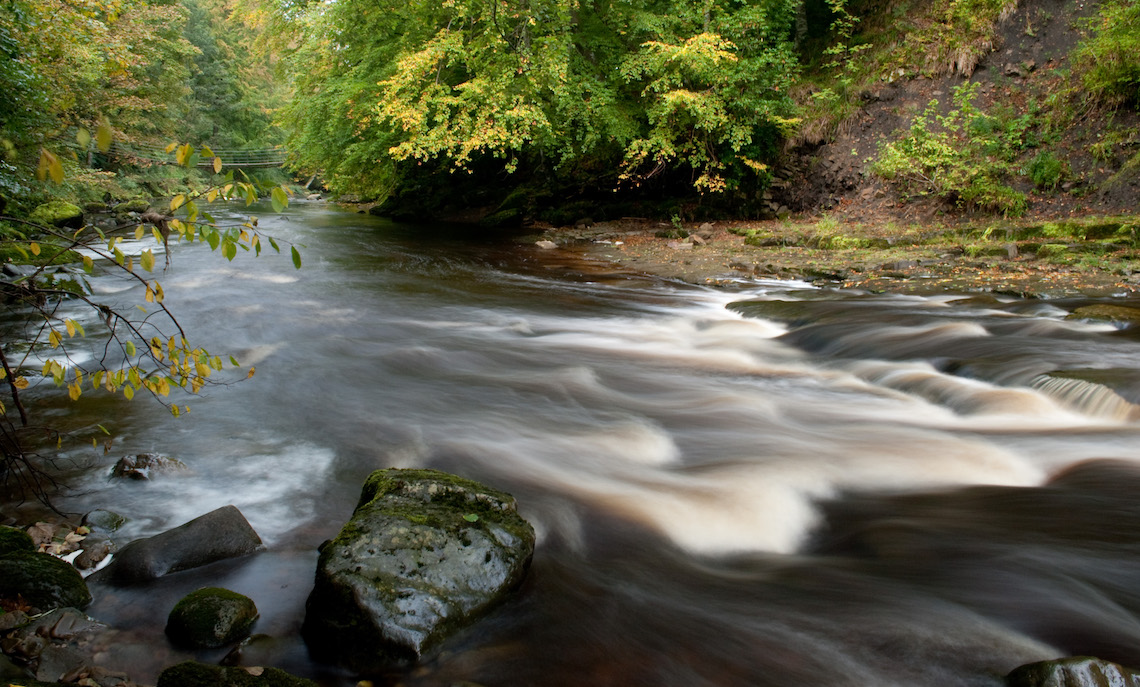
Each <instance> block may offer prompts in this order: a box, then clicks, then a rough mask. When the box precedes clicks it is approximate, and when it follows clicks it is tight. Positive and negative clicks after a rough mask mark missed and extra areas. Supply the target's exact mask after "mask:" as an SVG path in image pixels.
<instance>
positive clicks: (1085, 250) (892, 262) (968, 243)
mask: <svg viewBox="0 0 1140 687" xmlns="http://www.w3.org/2000/svg"><path fill="white" fill-rule="evenodd" d="M1138 228H1140V220H1137V219H1136V218H1134V217H1109V218H1095V219H1084V220H1073V219H1065V220H1048V221H1024V222H1020V223H1011V222H1000V221H994V222H988V223H982V224H976V223H958V224H952V225H937V224H932V225H929V226H918V225H915V226H909V227H899V226H897V225H895V224H893V223H889V222H888V223H886V224H885V225H879V224H863V223H848V222H841V221H837V220H828V219H826V218H825V219H824V220H822V221H819V220H817V221H794V220H772V221H763V222H734V221H719V222H708V223H701V224H693V225H689V224H684V223H680V222H677V223H668V222H654V221H650V220H641V219H624V220H620V221H613V222H598V223H593V222H589V221H585V222H581V223H579V224H578V225H577V226H575V227H561V228H546V229H544V230H541V231H540V232H536V233H534V234H531V235H528V236H527V237H526V239H525V240H526V241H527V242H533V243H535V245H538V246H539V247H542V248H545V249H546V250H548V251H560V252H562V253H563V254H565V256H566V257H568V258H569V257H576V258H585V259H587V260H589V261H592V262H596V263H598V264H609V265H611V266H617V267H619V268H620V269H621V270H623V271H627V272H632V273H645V274H654V275H659V276H663V277H666V278H671V279H679V280H682V281H686V282H690V283H694V284H714V285H715V284H728V283H732V282H734V281H737V280H741V279H758V278H772V279H798V280H803V281H808V282H812V283H815V284H817V285H821V286H830V287H834V288H842V289H861V290H866V291H871V292H906V293H934V292H940V291H955V292H963V291H966V292H969V291H977V292H993V293H1008V294H1015V295H1019V296H1026V297H1042V298H1049V297H1061V296H1074V295H1088V296H1110V295H1126V294H1131V293H1134V292H1135V291H1136V290H1137V289H1138V288H1140V260H1138V258H1140V250H1137V248H1136V247H1135V241H1136V232H1137V229H1138Z"/></svg>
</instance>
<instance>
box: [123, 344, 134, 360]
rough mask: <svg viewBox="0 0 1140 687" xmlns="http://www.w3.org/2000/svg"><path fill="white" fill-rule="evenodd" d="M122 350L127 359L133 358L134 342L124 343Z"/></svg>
mask: <svg viewBox="0 0 1140 687" xmlns="http://www.w3.org/2000/svg"><path fill="white" fill-rule="evenodd" d="M123 350H124V351H126V352H127V357H129V358H133V357H135V350H136V349H135V342H134V341H128V342H126V343H125V344H123Z"/></svg>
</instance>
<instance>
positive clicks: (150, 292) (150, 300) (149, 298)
mask: <svg viewBox="0 0 1140 687" xmlns="http://www.w3.org/2000/svg"><path fill="white" fill-rule="evenodd" d="M145 298H146V302H147V303H153V302H154V290H153V289H151V288H150V285H149V284H148V285H147V287H146V296H145Z"/></svg>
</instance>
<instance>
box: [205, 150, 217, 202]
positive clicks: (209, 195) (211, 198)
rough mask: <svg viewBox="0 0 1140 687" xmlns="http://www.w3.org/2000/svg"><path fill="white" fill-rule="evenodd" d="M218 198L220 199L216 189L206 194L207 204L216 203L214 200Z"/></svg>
mask: <svg viewBox="0 0 1140 687" xmlns="http://www.w3.org/2000/svg"><path fill="white" fill-rule="evenodd" d="M214 159H215V160H216V159H218V158H214ZM217 197H218V189H216V188H212V189H210V190H209V191H207V192H206V202H207V203H212V202H214V199H216V198H217Z"/></svg>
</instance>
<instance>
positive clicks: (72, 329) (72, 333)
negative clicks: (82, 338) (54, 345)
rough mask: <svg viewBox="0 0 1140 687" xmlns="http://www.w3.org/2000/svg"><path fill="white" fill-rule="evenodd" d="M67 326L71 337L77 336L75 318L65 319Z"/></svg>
mask: <svg viewBox="0 0 1140 687" xmlns="http://www.w3.org/2000/svg"><path fill="white" fill-rule="evenodd" d="M63 324H64V325H65V326H66V327H67V335H68V336H70V337H74V336H75V322H74V321H73V320H64V323H63Z"/></svg>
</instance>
